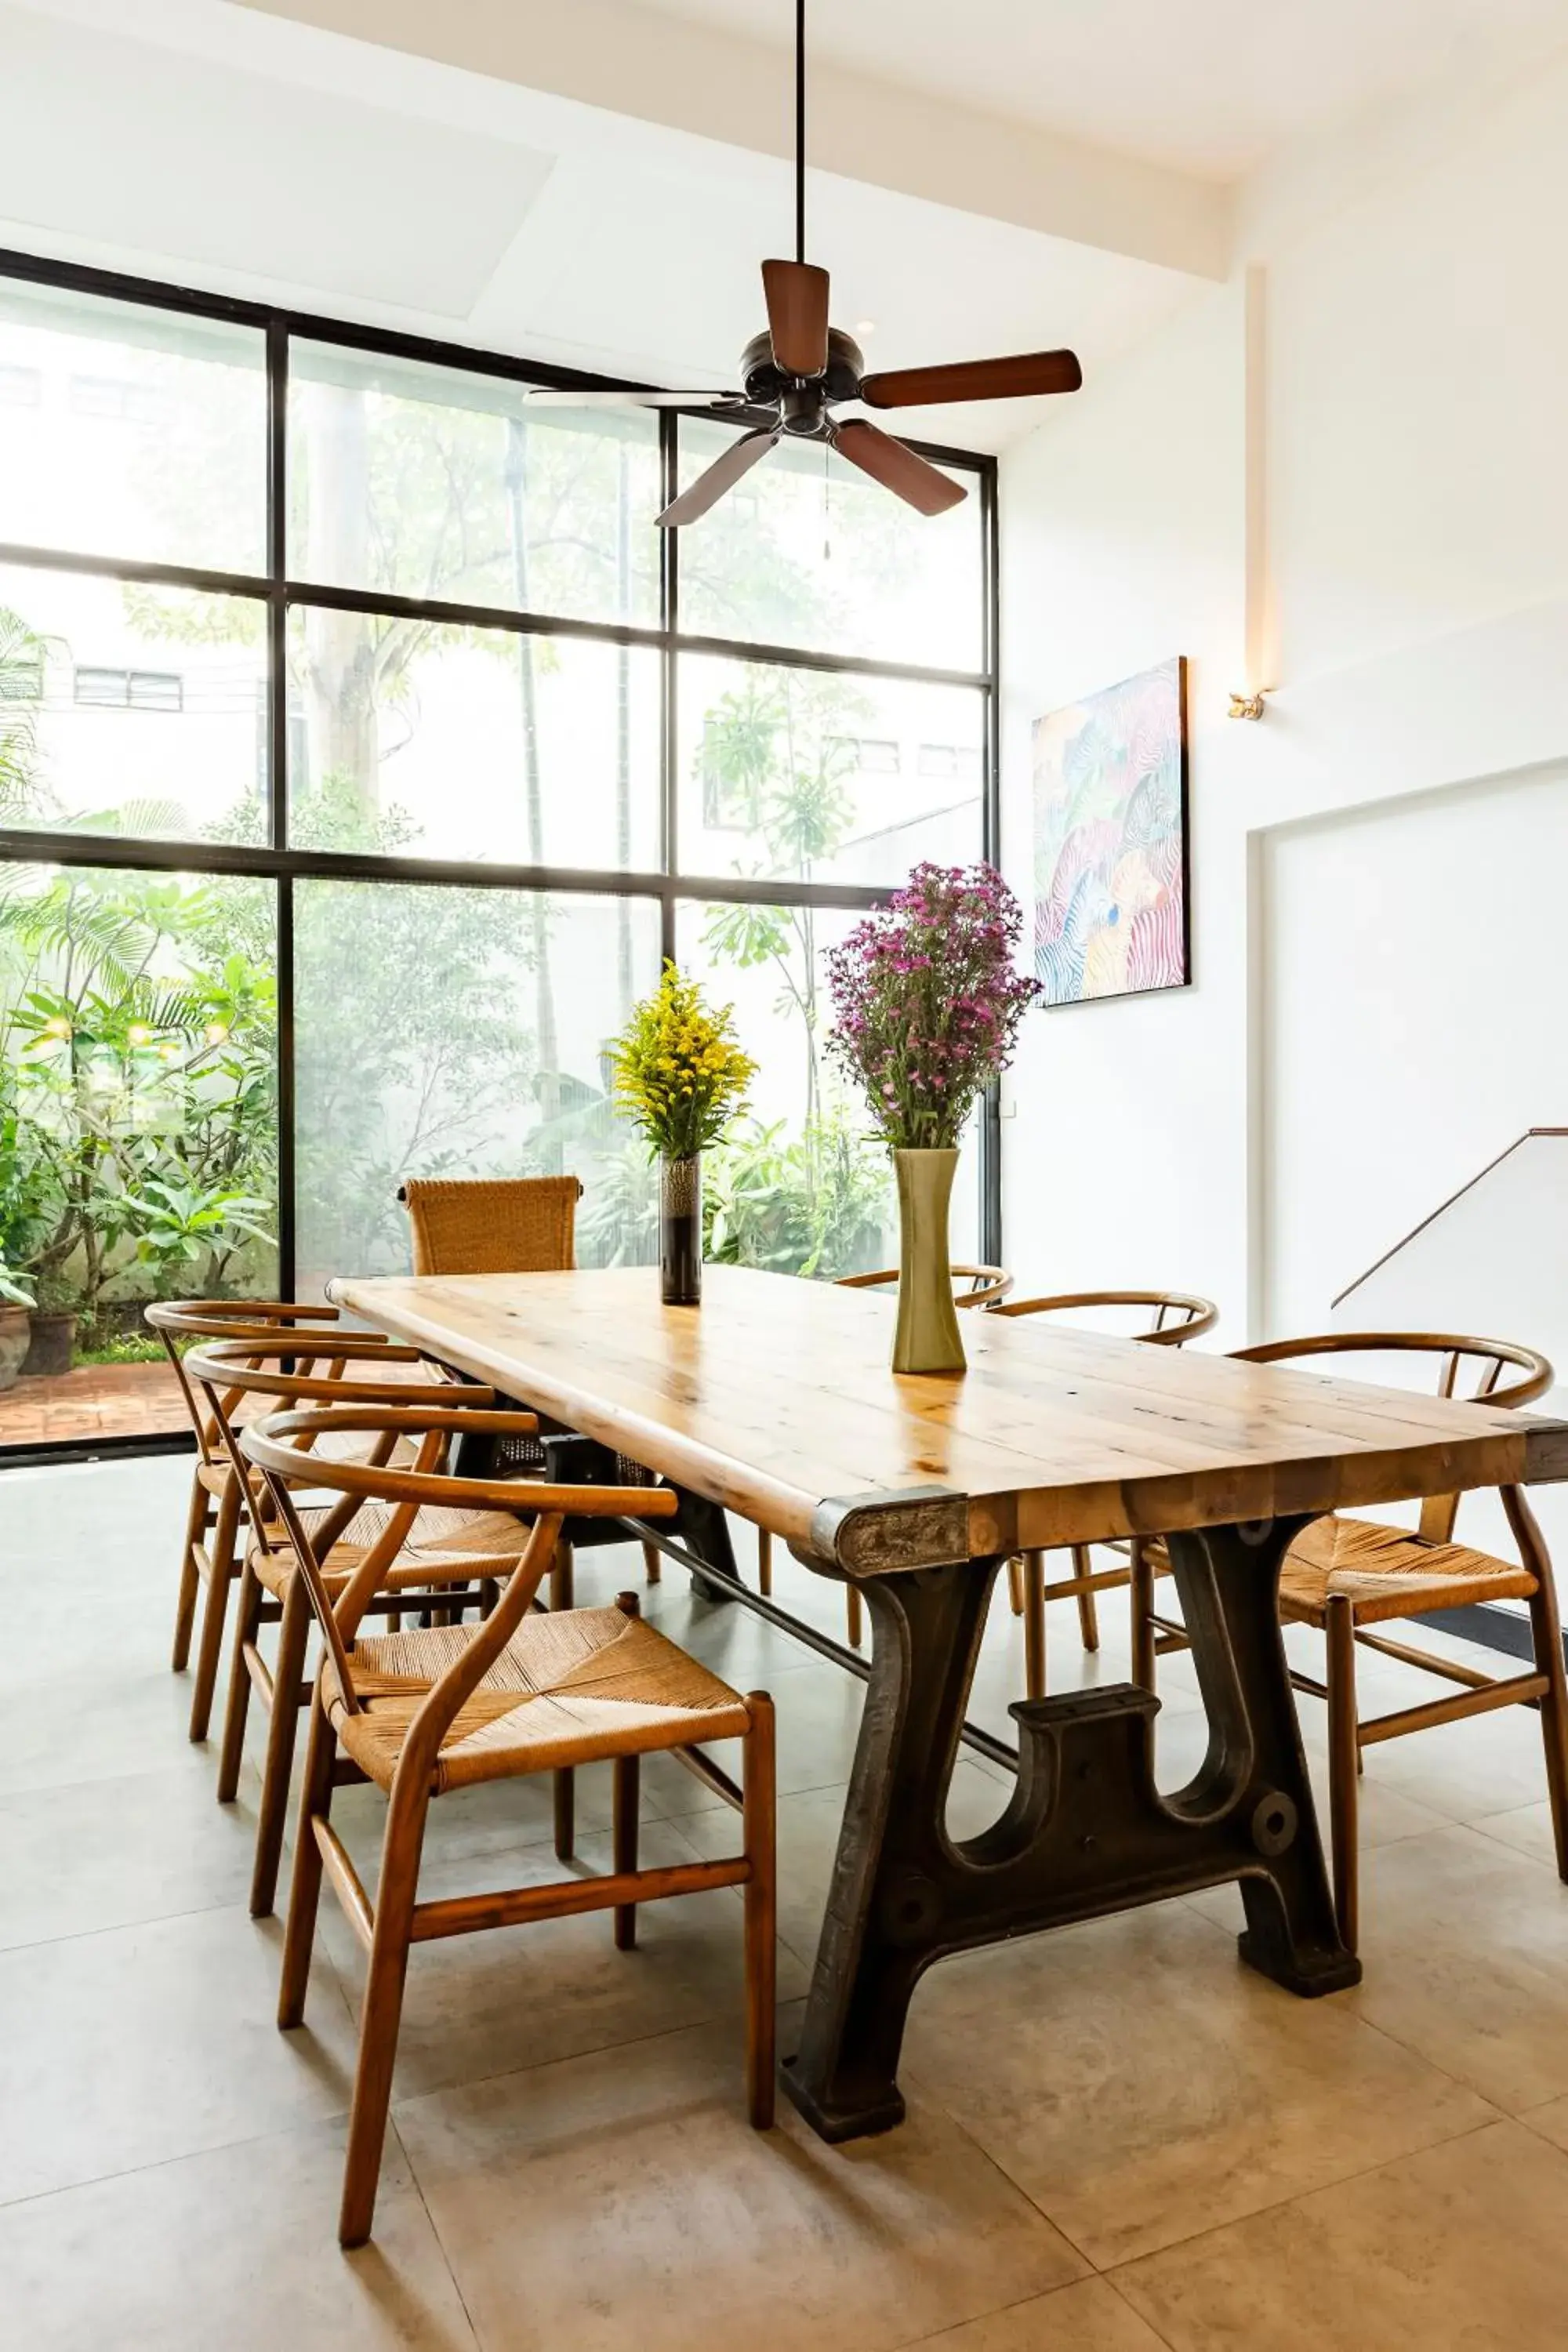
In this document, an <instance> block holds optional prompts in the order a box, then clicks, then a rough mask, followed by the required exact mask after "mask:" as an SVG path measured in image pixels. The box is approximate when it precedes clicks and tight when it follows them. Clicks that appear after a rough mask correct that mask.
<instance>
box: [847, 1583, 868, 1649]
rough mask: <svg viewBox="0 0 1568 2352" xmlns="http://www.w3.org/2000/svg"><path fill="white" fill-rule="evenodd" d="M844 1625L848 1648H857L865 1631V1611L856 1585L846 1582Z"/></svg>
mask: <svg viewBox="0 0 1568 2352" xmlns="http://www.w3.org/2000/svg"><path fill="white" fill-rule="evenodd" d="M844 1627H845V1631H846V1632H847V1634H848V1636H849V1646H850V1648H851V1649H852V1650H858V1648H859V1647H860V1644H861V1642H862V1641H863V1640H864V1638H865V1633H866V1612H865V1610H864V1608H863V1607H862V1605H861V1601H860V1589H859V1587H858V1585H855V1584H847V1585H846V1586H845V1588H844Z"/></svg>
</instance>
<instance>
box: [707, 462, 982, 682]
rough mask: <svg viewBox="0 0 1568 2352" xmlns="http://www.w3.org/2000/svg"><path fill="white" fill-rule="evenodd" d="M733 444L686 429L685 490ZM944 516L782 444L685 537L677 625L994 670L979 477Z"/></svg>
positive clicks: (960, 477)
mask: <svg viewBox="0 0 1568 2352" xmlns="http://www.w3.org/2000/svg"><path fill="white" fill-rule="evenodd" d="M734 438H735V432H734V428H733V426H731V425H716V424H710V423H709V422H708V421H707V420H706V419H695V420H693V419H689V418H686V417H682V419H681V420H680V483H681V488H683V489H684V488H686V487H687V485H688V484H689V483H690V482H693V481H695V479H696V478H697V476H698V475H699V474H700V473H701V472H702V470H703V468H704V467H707V466H710V465H711V464H712V462H713V460H714V459H715V458H716V457H719V456H720V454H721V452H722V451H723V450H724V449H725V448H727V447H728V446H729V445H730V443H731V441H732V440H733V439H734ZM953 479H954V480H955V481H960V482H962V483H963V486H964V488H966V489H967V491H968V493H969V495H968V497H967V498H966V499H964V501H963V505H962V506H960V507H952V508H950V509H948V511H947V513H946V514H943V515H936V516H925V515H918V514H916V513H915V511H914V509H912V508H911V507H907V506H905V505H904V504H903V502H902V500H901V499H896V498H894V497H893V495H892V493H891V491H890V490H884V489H883V488H881V487H880V485H879V484H878V483H876V482H872V481H868V479H867V478H866V476H865V475H864V474H862V473H859V472H858V470H857V469H856V467H853V466H847V465H846V464H845V462H844V460H843V459H842V458H841V457H837V456H835V455H834V454H833V453H832V452H831V451H830V450H828V449H826V447H824V446H822V445H820V444H818V443H816V442H793V443H792V442H788V441H781V442H780V443H779V445H778V446H777V448H776V449H773V450H772V451H771V452H770V453H769V455H768V456H767V457H764V458H763V462H762V464H761V465H760V466H756V467H753V468H752V471H751V472H750V473H749V474H748V475H747V476H746V477H745V478H744V480H743V481H742V482H741V483H740V484H739V486H738V487H737V488H735V489H732V490H731V491H730V492H729V494H728V495H727V496H726V497H724V498H722V499H720V501H719V503H718V505H717V506H716V507H714V508H712V509H710V512H709V513H707V514H706V515H704V516H703V517H702V519H701V520H700V522H694V523H689V524H688V525H687V526H686V528H685V529H684V530H681V531H680V532H679V533H678V537H679V561H680V625H681V627H682V629H684V630H686V631H688V632H689V634H691V635H696V636H716V637H741V638H743V639H745V640H746V641H747V642H748V643H750V644H752V645H768V646H803V647H805V649H807V650H808V651H811V652H814V653H835V654H864V655H868V656H871V657H872V658H874V659H876V660H879V661H899V662H913V663H921V664H923V665H924V666H925V667H927V668H931V669H970V670H978V669H979V668H980V667H981V666H982V663H983V660H984V652H983V646H984V628H983V615H984V595H983V582H982V564H981V546H982V532H981V512H980V482H979V477H978V476H977V475H975V474H971V473H956V472H955V473H954V475H953Z"/></svg>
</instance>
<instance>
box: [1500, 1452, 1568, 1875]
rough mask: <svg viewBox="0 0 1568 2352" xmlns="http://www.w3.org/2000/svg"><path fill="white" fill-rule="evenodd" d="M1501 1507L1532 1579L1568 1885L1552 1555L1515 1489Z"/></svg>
mask: <svg viewBox="0 0 1568 2352" xmlns="http://www.w3.org/2000/svg"><path fill="white" fill-rule="evenodd" d="M1503 1506H1504V1508H1505V1509H1506V1510H1507V1512H1508V1515H1509V1518H1510V1522H1511V1524H1512V1527H1513V1531H1514V1534H1515V1536H1516V1538H1518V1540H1519V1546H1520V1552H1521V1558H1522V1559H1524V1561H1525V1562H1526V1564H1527V1566H1528V1567H1529V1568H1530V1569H1531V1571H1532V1573H1533V1575H1534V1578H1535V1591H1534V1592H1533V1593H1532V1594H1531V1601H1530V1628H1531V1634H1532V1635H1533V1637H1534V1643H1535V1670H1536V1672H1537V1674H1542V1675H1545V1677H1546V1684H1547V1687H1546V1691H1545V1694H1544V1696H1542V1701H1541V1743H1542V1748H1543V1749H1544V1750H1545V1757H1546V1794H1547V1797H1548V1799H1549V1801H1550V1803H1551V1807H1552V1843H1553V1845H1554V1846H1555V1848H1556V1852H1557V1875H1558V1877H1559V1878H1562V1879H1564V1880H1568V1674H1565V1673H1564V1670H1563V1629H1562V1622H1561V1620H1560V1618H1559V1616H1558V1613H1557V1591H1556V1584H1555V1580H1554V1578H1553V1576H1552V1555H1551V1553H1550V1552H1549V1551H1548V1550H1547V1549H1546V1539H1545V1538H1544V1537H1543V1536H1542V1532H1541V1529H1540V1528H1539V1527H1538V1526H1537V1525H1536V1520H1535V1514H1534V1512H1533V1511H1532V1510H1531V1508H1530V1506H1529V1504H1528V1503H1527V1502H1526V1501H1525V1498H1524V1496H1522V1495H1521V1494H1520V1493H1519V1492H1518V1490H1517V1489H1515V1488H1511V1487H1505V1488H1504V1489H1503Z"/></svg>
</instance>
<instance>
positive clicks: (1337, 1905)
mask: <svg viewBox="0 0 1568 2352" xmlns="http://www.w3.org/2000/svg"><path fill="white" fill-rule="evenodd" d="M1324 1632H1325V1633H1326V1634H1327V1636H1328V1650H1329V1656H1328V1674H1327V1677H1326V1679H1327V1682H1328V1686H1329V1823H1330V1829H1331V1835H1332V1839H1333V1848H1334V1852H1333V1874H1334V1909H1335V1911H1336V1912H1337V1913H1338V1915H1339V1922H1340V1941H1341V1943H1342V1944H1343V1946H1344V1947H1345V1949H1346V1950H1347V1951H1350V1952H1353V1951H1354V1950H1355V1948H1356V1941H1357V1937H1358V1935H1359V1932H1360V1926H1361V1921H1360V1916H1359V1914H1360V1907H1361V1905H1360V1853H1359V1851H1358V1843H1359V1837H1360V1832H1359V1828H1358V1823H1357V1815H1358V1811H1359V1804H1360V1794H1359V1791H1358V1789H1357V1786H1356V1782H1357V1779H1358V1777H1359V1774H1360V1769H1361V1735H1360V1732H1359V1730H1358V1728H1357V1726H1356V1696H1355V1604H1354V1602H1353V1601H1351V1599H1350V1598H1349V1596H1348V1595H1347V1594H1345V1593H1342V1592H1331V1594H1330V1595H1329V1601H1328V1607H1327V1611H1326V1612H1325V1617H1324Z"/></svg>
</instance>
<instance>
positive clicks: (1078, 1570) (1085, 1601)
mask: <svg viewBox="0 0 1568 2352" xmlns="http://www.w3.org/2000/svg"><path fill="white" fill-rule="evenodd" d="M1072 1572H1073V1574H1074V1575H1075V1576H1092V1575H1093V1573H1094V1565H1093V1562H1092V1561H1091V1559H1089V1546H1088V1545H1087V1544H1074V1546H1073V1548H1072ZM1078 1628H1079V1633H1081V1634H1082V1635H1083V1646H1084V1648H1085V1649H1086V1650H1098V1649H1099V1647H1100V1609H1099V1605H1098V1603H1097V1602H1096V1601H1095V1597H1094V1595H1093V1593H1092V1592H1080V1593H1079V1596H1078Z"/></svg>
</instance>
